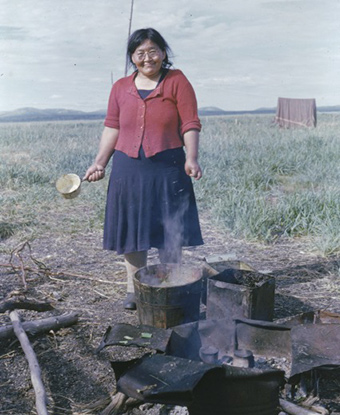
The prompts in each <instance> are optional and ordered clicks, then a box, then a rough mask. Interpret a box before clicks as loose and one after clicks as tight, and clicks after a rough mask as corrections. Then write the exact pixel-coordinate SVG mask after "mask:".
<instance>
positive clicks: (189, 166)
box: [184, 159, 202, 180]
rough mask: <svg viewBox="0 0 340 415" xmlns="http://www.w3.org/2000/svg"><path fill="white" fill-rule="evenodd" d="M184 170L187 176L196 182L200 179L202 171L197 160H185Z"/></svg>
mask: <svg viewBox="0 0 340 415" xmlns="http://www.w3.org/2000/svg"><path fill="white" fill-rule="evenodd" d="M184 169H185V172H186V174H187V175H188V176H190V177H192V178H194V179H196V180H199V179H200V178H201V177H202V170H201V167H200V165H199V164H198V161H197V160H191V159H187V160H186V162H185V165H184Z"/></svg>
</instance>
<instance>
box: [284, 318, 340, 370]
mask: <svg viewBox="0 0 340 415" xmlns="http://www.w3.org/2000/svg"><path fill="white" fill-rule="evenodd" d="M291 337H292V354H293V361H292V369H291V373H290V376H291V377H292V376H295V375H297V374H300V373H303V372H307V371H309V370H311V369H314V368H317V367H322V366H340V352H339V343H340V324H304V325H300V326H296V327H293V328H292V329H291Z"/></svg>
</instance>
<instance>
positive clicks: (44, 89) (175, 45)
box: [0, 0, 340, 110]
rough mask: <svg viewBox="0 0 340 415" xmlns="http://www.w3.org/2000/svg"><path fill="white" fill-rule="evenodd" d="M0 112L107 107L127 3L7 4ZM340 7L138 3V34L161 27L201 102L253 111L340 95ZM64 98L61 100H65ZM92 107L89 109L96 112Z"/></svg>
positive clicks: (0, 39) (279, 0) (314, 1)
mask: <svg viewBox="0 0 340 415" xmlns="http://www.w3.org/2000/svg"><path fill="white" fill-rule="evenodd" d="M0 8H1V11H2V13H1V15H0V50H1V54H2V58H3V59H2V61H1V73H3V74H4V75H3V76H2V77H1V83H0V110H7V109H8V106H9V105H11V106H12V108H13V109H14V108H16V107H19V106H21V105H22V104H24V103H25V105H26V104H27V105H28V104H29V103H32V102H31V100H32V96H34V97H35V98H34V99H35V101H34V102H35V103H39V102H40V105H39V106H40V107H45V106H49V105H52V103H51V102H50V101H51V99H50V97H51V96H53V95H55V96H60V97H61V98H60V101H61V102H60V104H61V105H64V106H65V107H69V108H72V107H77V108H79V106H81V105H83V106H84V107H86V109H97V108H103V107H106V102H107V97H108V93H109V89H110V87H111V77H112V78H113V79H114V80H115V79H118V78H120V77H122V76H123V75H124V68H125V46H126V41H127V34H128V33H127V32H128V23H129V16H130V1H127V2H122V1H120V0H112V1H110V2H108V1H107V0H97V1H96V2H95V5H94V3H93V1H92V0H81V1H80V0H73V1H72V2H70V1H68V0H58V1H57V2H56V1H55V0H44V1H41V2H37V1H36V0H16V1H15V2H11V1H9V0H0ZM339 11H340V2H323V3H322V2H320V1H319V0H296V1H290V0H242V1H241V2H226V1H225V0H206V1H205V2H202V1H200V2H198V1H197V0H187V1H186V2H183V0H167V1H165V0H160V1H158V2H153V3H152V4H151V3H145V2H141V1H139V0H136V1H135V7H134V14H133V20H132V30H135V29H137V28H140V27H147V26H151V27H155V28H156V29H158V30H159V31H160V32H161V33H162V34H163V35H164V36H165V38H166V40H167V41H168V42H169V44H170V46H171V47H172V49H173V52H174V63H175V66H176V67H178V68H180V69H182V70H183V72H184V73H185V74H186V75H187V76H188V78H189V80H190V81H191V82H192V84H193V85H194V87H195V90H196V93H197V97H198V99H199V103H200V105H203V104H204V106H209V105H217V106H220V107H221V108H225V109H234V108H235V107H237V108H238V109H251V108H256V107H260V106H264V105H266V103H269V104H270V103H272V102H274V103H276V100H277V96H278V95H279V94H280V93H281V92H282V91H283V90H286V92H287V93H289V94H292V95H293V94H300V95H314V94H319V95H320V96H322V97H323V99H324V100H327V99H329V102H328V104H329V105H336V104H338V102H334V100H335V99H336V95H335V94H334V91H335V90H338V89H340V78H339V76H338V67H339V66H340V54H339V51H338V45H339V43H340V33H339V30H338V19H337V16H338V15H339ZM58 99H59V98H58ZM91 105H92V106H93V108H89V107H90V106H91Z"/></svg>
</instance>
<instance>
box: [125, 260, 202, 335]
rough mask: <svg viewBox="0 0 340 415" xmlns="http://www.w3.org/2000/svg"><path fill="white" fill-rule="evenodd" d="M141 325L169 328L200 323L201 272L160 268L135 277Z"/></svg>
mask: <svg viewBox="0 0 340 415" xmlns="http://www.w3.org/2000/svg"><path fill="white" fill-rule="evenodd" d="M133 282H134V289H135V296H136V304H137V311H138V317H139V321H140V323H141V324H145V325H149V326H153V327H158V328H168V327H174V326H178V325H180V324H184V323H190V322H192V321H197V320H199V316H200V298H201V289H202V270H201V269H197V268H195V269H192V268H186V267H182V266H179V265H177V264H159V265H151V266H148V267H144V268H141V269H140V270H138V271H137V272H136V273H135V275H134V281H133Z"/></svg>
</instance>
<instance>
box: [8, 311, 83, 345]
mask: <svg viewBox="0 0 340 415" xmlns="http://www.w3.org/2000/svg"><path fill="white" fill-rule="evenodd" d="M78 318H79V315H78V313H68V314H63V315H61V316H56V317H49V318H45V319H42V320H36V321H27V322H24V323H22V327H23V329H24V330H25V332H26V333H27V334H29V335H31V336H35V335H37V334H41V333H48V332H49V331H50V330H54V331H56V330H59V329H61V328H64V327H69V326H72V325H74V324H76V323H77V322H78ZM14 337H15V333H14V330H13V326H12V325H7V326H4V327H0V341H2V340H8V339H11V338H14Z"/></svg>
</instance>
